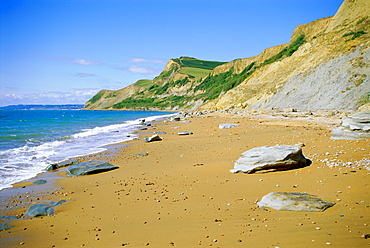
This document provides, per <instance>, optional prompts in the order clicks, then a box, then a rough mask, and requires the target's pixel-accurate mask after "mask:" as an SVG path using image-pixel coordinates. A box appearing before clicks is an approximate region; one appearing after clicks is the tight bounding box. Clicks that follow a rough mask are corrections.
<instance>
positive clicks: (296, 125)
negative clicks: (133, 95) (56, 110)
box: [0, 114, 370, 248]
mask: <svg viewBox="0 0 370 248" xmlns="http://www.w3.org/2000/svg"><path fill="white" fill-rule="evenodd" d="M187 120H189V121H190V122H189V123H184V122H182V121H180V122H164V121H161V122H158V123H155V125H153V126H152V127H148V130H145V131H140V133H141V135H140V139H139V140H132V141H129V142H127V143H125V144H123V145H125V146H123V147H121V148H120V149H118V150H117V149H116V150H114V152H113V151H111V152H107V153H102V154H97V155H94V156H87V157H84V158H79V160H81V161H84V160H86V161H87V160H106V161H108V162H109V163H111V164H113V165H116V166H119V169H116V170H112V171H109V172H104V173H100V174H96V175H88V176H82V177H75V178H68V177H65V176H64V175H65V170H60V171H57V172H55V174H56V175H59V176H60V177H61V178H60V179H58V180H57V182H56V185H55V187H56V189H53V190H52V191H49V190H48V189H44V191H43V193H40V194H36V193H32V192H31V193H30V190H29V188H30V187H29V186H28V185H22V184H20V185H16V186H17V187H18V188H20V189H19V190H20V192H23V193H22V194H20V197H19V199H18V201H20V200H23V203H26V204H23V205H22V204H20V206H21V207H15V208H13V209H10V208H9V210H6V211H5V210H4V212H5V214H6V215H17V216H20V215H21V214H23V213H24V212H25V211H26V210H27V207H28V206H30V205H31V202H30V199H32V201H33V203H35V202H37V203H39V202H42V201H48V200H51V201H57V200H61V199H64V200H67V202H66V203H64V204H62V205H60V206H57V207H55V213H54V214H53V215H50V216H45V217H36V218H32V219H31V218H25V217H22V218H20V219H18V220H15V221H13V222H11V225H15V227H13V228H11V229H9V230H6V231H2V232H0V246H1V247H37V248H39V247H122V246H124V247H203V246H213V247H281V248H285V247H327V246H329V247H330V246H332V247H369V245H370V239H366V238H365V235H366V234H370V228H369V225H370V207H369V206H370V197H369V184H370V181H369V176H368V175H369V172H370V171H369V170H367V169H366V168H365V166H369V165H365V166H362V165H363V164H365V162H364V161H365V160H369V159H370V153H369V149H370V146H369V145H370V144H369V140H368V139H367V140H366V139H365V140H331V139H330V137H331V130H332V129H333V128H335V127H336V126H337V125H339V121H340V120H339V119H338V118H334V117H333V118H329V117H327V118H318V117H314V116H311V117H310V116H304V117H284V116H283V115H282V114H279V115H277V116H276V117H275V118H271V116H270V117H269V118H268V117H267V116H258V117H257V116H253V115H247V116H242V115H227V114H209V115H206V116H201V117H196V118H188V119H187ZM222 123H235V124H238V125H239V126H238V127H235V128H231V129H219V128H218V125H219V124H222ZM158 131H164V132H166V133H165V134H159V136H160V137H162V138H163V140H162V141H156V142H151V143H146V142H144V140H143V138H144V137H150V136H152V135H153V132H158ZM182 131H191V132H193V134H192V135H187V136H180V135H178V132H182ZM299 143H302V144H304V146H303V148H302V150H303V154H304V156H305V157H306V158H308V159H310V160H312V164H311V165H310V166H307V167H304V168H300V169H295V170H289V171H279V172H271V173H263V174H243V173H237V174H233V173H231V172H229V170H230V169H232V168H233V165H234V162H235V161H236V160H237V159H238V158H239V157H240V155H241V153H243V152H244V151H247V150H249V149H251V148H254V147H259V146H266V145H295V144H299ZM139 153H148V155H147V156H135V154H139ZM361 161H362V162H361ZM344 164H345V165H347V167H345V166H343V165H344ZM22 186H25V188H22ZM33 187H35V186H33ZM40 187H42V186H40ZM26 192H27V193H26ZM270 192H307V193H309V194H313V195H317V196H318V197H320V198H322V199H324V200H326V201H331V202H335V203H336V204H335V205H334V206H333V207H331V208H329V209H327V210H326V211H324V212H294V211H277V210H272V209H260V208H258V207H257V205H256V202H257V201H259V200H260V199H261V198H262V197H263V196H264V195H266V194H268V193H270ZM26 195H30V197H28V198H27V197H26ZM36 198H38V199H36ZM11 200H12V201H13V202H12V203H11V202H10V201H11ZM33 203H32V204H33ZM2 204H5V205H7V204H8V205H9V206H10V205H11V204H13V205H14V199H7V200H6V202H4V203H2ZM26 206H27V207H26ZM2 215H3V216H4V214H2Z"/></svg>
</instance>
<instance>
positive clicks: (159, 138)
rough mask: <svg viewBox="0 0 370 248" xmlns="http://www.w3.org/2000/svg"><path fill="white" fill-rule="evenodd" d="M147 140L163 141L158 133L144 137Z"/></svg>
mask: <svg viewBox="0 0 370 248" xmlns="http://www.w3.org/2000/svg"><path fill="white" fill-rule="evenodd" d="M144 140H145V142H153V141H161V140H162V138H161V137H159V135H158V134H154V135H153V136H152V137H149V138H144Z"/></svg>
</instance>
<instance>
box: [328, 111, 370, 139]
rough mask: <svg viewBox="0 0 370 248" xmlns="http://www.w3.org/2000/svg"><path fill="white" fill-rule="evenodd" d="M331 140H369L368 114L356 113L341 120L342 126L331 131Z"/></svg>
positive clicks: (369, 122) (369, 125) (369, 115)
mask: <svg viewBox="0 0 370 248" xmlns="http://www.w3.org/2000/svg"><path fill="white" fill-rule="evenodd" d="M331 135H332V136H331V139H332V140H358V139H368V138H370V112H358V113H355V114H353V115H350V116H348V117H344V118H342V126H341V127H339V128H336V129H333V130H332V131H331Z"/></svg>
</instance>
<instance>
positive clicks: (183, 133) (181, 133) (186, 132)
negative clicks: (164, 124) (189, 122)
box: [177, 131, 193, 135]
mask: <svg viewBox="0 0 370 248" xmlns="http://www.w3.org/2000/svg"><path fill="white" fill-rule="evenodd" d="M177 134H178V135H191V134H193V132H189V131H185V132H179V133H177Z"/></svg>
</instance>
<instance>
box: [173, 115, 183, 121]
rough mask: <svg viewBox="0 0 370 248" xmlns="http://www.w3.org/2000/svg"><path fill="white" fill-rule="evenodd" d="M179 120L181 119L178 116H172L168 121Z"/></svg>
mask: <svg viewBox="0 0 370 248" xmlns="http://www.w3.org/2000/svg"><path fill="white" fill-rule="evenodd" d="M180 120H181V118H180V117H177V116H175V117H172V118H171V120H170V121H180Z"/></svg>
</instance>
